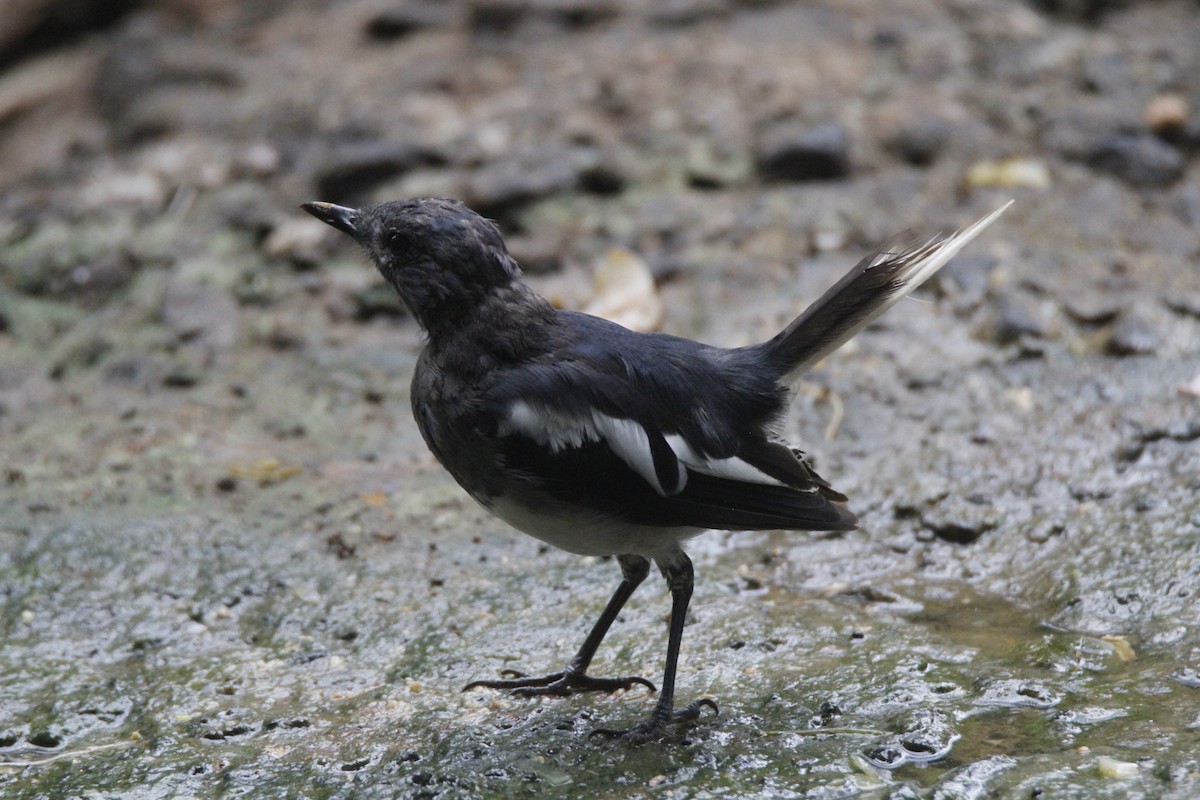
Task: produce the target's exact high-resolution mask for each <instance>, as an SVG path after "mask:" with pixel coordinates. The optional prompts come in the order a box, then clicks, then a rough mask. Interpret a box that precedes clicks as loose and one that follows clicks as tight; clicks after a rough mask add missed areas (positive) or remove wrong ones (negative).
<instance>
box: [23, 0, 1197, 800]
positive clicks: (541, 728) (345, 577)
mask: <svg viewBox="0 0 1200 800" xmlns="http://www.w3.org/2000/svg"><path fill="white" fill-rule="evenodd" d="M72 5H73V4H71V3H66V2H56V1H55V0H40V1H39V0H28V2H23V3H21V4H17V6H14V9H13V10H12V13H11V14H9V19H8V20H7V21H6V22H4V23H2V24H0V70H2V71H0V187H2V191H0V470H2V473H0V631H2V633H3V638H2V641H3V647H2V648H0V674H3V675H4V676H5V678H4V681H3V682H0V794H3V795H4V796H5V797H13V798H42V797H59V796H88V797H118V796H119V797H133V798H158V797H163V798H166V797H217V796H261V797H278V796H284V797H351V796H353V797H360V796H361V797H392V796H424V797H460V796H461V797H479V796H518V797H519V796H534V795H536V796H546V795H547V794H548V793H550V794H553V793H566V792H568V791H570V792H571V793H572V794H584V793H586V794H588V795H589V796H596V797H642V796H646V797H649V796H661V797H699V796H747V795H754V796H763V797H807V798H834V797H850V796H866V797H880V798H883V797H887V798H896V799H897V800H899V798H915V797H928V798H958V797H980V798H981V797H985V796H986V797H1031V796H1053V797H1068V798H1070V797H1079V798H1097V797H1101V798H1102V797H1112V798H1126V797H1146V798H1159V797H1165V798H1188V797H1193V796H1196V795H1197V794H1200V759H1198V758H1197V755H1196V753H1197V748H1196V737H1197V730H1200V694H1198V692H1200V645H1198V644H1197V641H1198V635H1200V624H1198V622H1197V620H1200V613H1198V612H1200V499H1197V498H1200V422H1197V420H1200V269H1197V267H1196V264H1197V258H1198V257H1200V171H1198V170H1197V153H1198V152H1200V113H1198V112H1197V111H1196V109H1198V108H1200V84H1198V83H1197V81H1196V79H1195V77H1194V76H1196V75H1200V54H1198V53H1197V50H1196V48H1195V42H1196V41H1200V7H1197V6H1196V4H1195V3H1191V2H1183V0H1178V1H1174V2H1172V1H1168V0H1150V1H1149V2H1142V3H1128V2H1098V1H1097V0H1092V2H1087V3H1073V2H1066V1H1065V0H1059V1H1058V2H1050V0H1038V1H1036V2H1035V1H1033V0H1030V1H1028V2H1018V0H1004V1H1003V2H985V0H955V2H953V3H937V2H932V1H931V0H897V2H889V3H882V4H877V3H868V2H860V1H858V0H823V1H822V2H816V3H788V2H771V1H770V0H758V1H757V2H752V1H751V0H741V1H740V2H739V1H737V0H679V1H677V0H671V2H665V3H654V4H651V3H638V2H633V1H632V0H626V1H624V2H622V1H619V0H603V1H602V2H584V1H583V0H462V1H461V2H441V3H435V2H428V3H420V2H407V3H405V2H392V3H385V2H378V1H377V0H369V1H368V0H362V1H357V0H355V1H352V2H344V3H338V4H322V3H311V2H299V3H283V2H268V3H256V4H244V5H243V4H235V3H230V2H222V1H221V0H173V1H172V2H141V3H138V2H120V3H111V4H99V5H98V6H97V10H96V11H95V12H92V13H89V14H83V15H72V14H71V13H69V11H67V9H68V8H69V7H71V6H72ZM18 6H19V7H18ZM101 6H102V7H103V10H100V8H101ZM425 194H438V195H451V196H457V197H461V198H463V199H464V200H466V201H467V202H469V203H471V204H472V205H473V206H474V207H476V208H478V209H479V210H480V211H482V212H484V213H486V214H488V215H490V216H492V217H493V218H495V219H496V220H497V221H498V223H499V224H500V225H501V227H502V228H503V230H504V231H505V234H506V238H507V240H508V242H509V244H510V247H511V249H512V251H513V253H514V255H516V257H517V258H518V259H519V260H520V261H522V263H523V264H525V265H526V268H527V271H528V272H529V274H530V280H531V282H533V283H534V284H535V285H536V286H537V287H539V288H540V289H541V290H542V291H544V292H546V293H547V294H549V295H550V296H552V297H554V298H556V299H557V300H558V301H559V302H561V303H563V304H566V305H571V306H584V305H587V304H588V303H589V301H591V300H593V299H594V298H593V296H592V295H593V294H594V288H593V287H594V284H593V278H592V275H593V271H594V270H595V269H597V268H598V266H599V265H602V264H604V263H606V261H612V260H614V258H615V259H616V260H627V259H629V258H630V257H634V258H637V259H640V260H644V262H645V263H646V264H647V265H648V266H649V269H650V271H651V273H652V275H653V276H654V278H655V283H656V290H657V292H658V293H659V296H660V298H661V301H662V307H661V308H662V324H661V327H662V329H663V330H666V331H669V332H672V333H676V334H681V335H687V336H692V337H695V338H700V339H703V340H705V341H710V342H714V343H720V344H725V345H740V344H746V343H749V342H752V341H756V340H760V339H763V338H766V337H767V336H770V335H772V334H774V333H775V332H776V331H777V330H778V329H779V328H780V327H782V325H784V324H786V322H787V321H788V320H789V319H790V318H791V317H792V316H794V315H795V314H796V313H797V312H798V311H799V310H800V309H802V308H803V306H804V305H805V302H806V300H808V299H811V298H813V297H815V296H817V295H818V294H819V293H820V292H822V291H823V290H824V289H825V288H826V287H827V286H828V285H830V284H831V283H832V282H833V281H834V280H836V279H837V277H839V276H840V274H841V273H842V272H843V271H844V270H845V269H847V268H848V267H849V266H850V265H852V264H853V263H854V262H855V261H856V260H857V259H858V258H860V257H861V256H862V255H863V254H864V253H865V252H867V251H868V250H869V249H870V248H871V247H873V246H875V245H877V244H879V243H881V242H883V241H884V240H885V239H887V237H888V236H890V235H892V234H894V233H897V232H900V231H904V230H910V231H912V232H913V233H914V234H915V235H917V236H928V235H931V234H933V233H935V232H937V231H945V230H950V229H953V228H955V227H958V226H960V225H964V224H967V223H969V222H970V221H972V220H974V219H976V218H978V217H979V216H982V215H983V214H984V213H986V212H988V211H990V210H992V209H994V208H996V207H998V206H999V205H1001V204H1002V203H1003V202H1005V201H1006V200H1008V199H1009V198H1013V199H1015V200H1016V203H1015V205H1014V206H1013V207H1012V208H1011V209H1010V210H1009V211H1008V213H1006V214H1005V216H1004V217H1003V218H1002V219H1001V220H1000V221H999V222H997V223H996V225H994V226H993V228H991V229H989V231H988V232H987V233H986V234H985V235H984V236H982V237H981V238H980V239H979V240H978V241H977V242H975V243H973V244H972V245H971V247H970V248H969V250H968V251H967V252H965V253H963V254H962V256H960V257H959V258H958V259H956V261H955V262H954V263H952V264H951V265H949V266H948V267H947V268H946V269H945V270H944V272H943V273H942V275H940V276H939V277H938V278H937V279H935V280H934V281H933V282H932V285H931V287H930V288H929V289H928V290H924V291H922V292H921V293H920V294H919V297H918V298H916V299H915V300H909V301H905V302H903V303H901V304H900V305H898V306H897V307H895V308H894V309H892V311H890V312H889V314H888V315H887V316H886V317H884V318H883V319H882V320H881V321H880V322H879V323H877V324H876V325H874V326H872V327H871V328H870V329H869V330H867V331H866V332H864V333H863V334H862V335H860V336H859V337H858V338H857V339H856V340H855V341H854V342H853V343H851V344H850V345H849V346H847V347H845V348H843V350H842V351H840V352H839V353H838V354H836V355H835V356H834V357H832V358H830V359H829V360H828V361H827V362H826V363H824V364H823V365H821V366H820V367H819V368H818V369H817V370H815V371H813V372H812V373H810V374H809V375H808V376H807V377H806V379H805V381H804V382H803V383H802V384H801V386H800V387H799V391H798V393H797V398H796V401H795V403H794V405H793V409H792V413H791V415H790V416H789V419H788V426H787V427H788V431H787V432H788V435H789V436H790V437H791V438H792V439H793V440H794V441H797V442H799V443H801V444H802V445H803V447H804V448H805V450H807V451H808V452H810V453H811V454H812V455H813V457H814V459H815V460H816V462H817V465H818V467H819V469H820V471H821V473H822V474H823V475H825V477H827V478H829V479H830V480H831V481H832V482H833V484H834V485H835V486H836V487H837V488H838V489H839V490H841V491H843V492H845V493H846V494H848V495H849V496H850V498H851V507H852V509H853V510H854V511H855V512H856V513H858V515H859V516H860V518H861V520H862V525H861V528H860V530H858V531H855V532H853V533H850V534H847V535H845V536H843V537H840V538H824V537H817V536H813V535H809V534H796V533H790V534H789V533H783V532H770V533H758V534H748V533H739V534H725V533H710V534H707V535H706V536H704V537H701V538H700V539H698V540H697V541H696V543H695V546H694V548H693V551H692V552H693V557H694V559H695V562H696V567H697V576H698V578H697V589H696V594H695V597H694V600H693V607H692V612H691V614H690V618H689V625H688V627H687V630H686V633H685V637H684V644H683V659H682V661H681V666H680V686H679V697H680V700H681V701H683V702H687V701H689V700H690V699H694V698H695V697H697V696H706V697H712V698H714V699H715V700H716V701H717V702H718V703H719V705H720V708H721V714H720V716H718V717H715V718H710V717H706V718H705V719H703V720H702V721H701V722H699V723H697V724H696V725H694V726H692V727H690V728H688V729H686V730H683V731H680V732H678V733H677V735H676V736H674V737H673V738H671V739H669V740H667V741H665V742H661V743H655V744H650V745H646V746H642V747H636V748H632V747H629V746H627V745H623V744H621V743H613V742H607V741H603V740H600V739H595V738H589V737H588V735H587V734H588V732H589V731H590V730H592V729H593V728H595V727H611V726H614V725H622V724H631V723H632V722H634V721H636V720H637V719H638V718H640V717H641V716H642V715H643V714H645V713H646V712H647V711H648V710H649V707H650V706H651V704H652V702H653V700H652V697H650V696H648V695H647V694H646V693H645V692H643V691H641V690H640V689H639V690H636V691H631V692H629V693H628V694H625V695H620V696H615V697H607V696H599V697H597V696H578V697H572V698H568V699H561V700H544V701H530V700H520V699H517V698H511V697H507V696H505V695H503V694H500V693H496V692H488V691H483V690H476V691H471V692H466V693H463V692H460V691H459V689H460V687H461V686H463V685H465V684H467V683H468V682H470V681H472V680H477V679H482V678H489V677H494V676H496V675H498V674H499V673H500V671H501V670H503V669H519V670H522V671H527V672H529V673H531V674H532V673H538V672H549V671H553V670H555V669H558V668H560V667H561V666H562V664H563V663H564V662H565V661H566V659H568V658H569V657H570V655H571V654H572V653H573V652H574V649H575V648H576V647H577V646H578V643H579V642H580V640H581V639H582V637H583V636H584V634H585V633H586V631H587V628H588V626H589V625H590V624H591V622H592V621H593V619H594V618H595V617H596V616H597V615H598V614H599V611H600V609H601V608H602V606H603V603H604V601H605V599H606V598H607V596H608V594H609V593H610V592H611V591H612V589H613V588H614V587H615V585H616V582H617V581H618V579H619V570H618V569H617V566H616V564H615V563H613V562H611V561H606V560H603V559H581V558H578V557H574V556H570V555H567V554H564V553H559V552H555V551H549V550H546V549H545V548H543V547H541V546H540V545H539V544H538V543H537V542H536V541H534V540H533V539H530V538H528V537H525V536H523V535H522V534H519V533H517V532H515V531H513V530H511V529H508V528H506V527H505V525H504V524H503V523H501V522H499V521H497V520H494V519H492V518H490V517H488V516H487V515H486V513H485V512H483V511H482V510H480V509H479V508H477V507H476V506H475V505H474V504H473V503H472V502H471V501H470V500H469V498H467V497H466V496H465V495H464V494H463V493H462V492H461V491H460V490H459V489H458V488H457V487H456V486H455V485H454V484H453V482H452V481H451V480H450V479H449V478H448V477H447V476H446V475H445V474H444V473H443V472H442V471H441V470H440V468H439V467H438V466H437V464H436V463H435V462H434V461H433V459H432V457H431V456H430V455H429V454H428V453H427V452H426V451H425V449H424V446H423V445H422V444H421V442H420V439H419V436H418V435H417V433H416V429H415V425H414V424H413V423H412V421H411V418H410V417H409V412H408V396H407V395H408V381H409V378H410V376H411V370H412V366H413V363H414V360H415V358H416V354H417V352H418V351H419V348H420V344H421V337H420V333H419V331H418V330H417V329H416V327H415V325H414V324H413V323H412V321H411V320H409V319H408V318H407V317H406V316H405V314H404V312H403V309H402V307H401V306H400V305H399V304H398V303H397V302H396V300H395V298H394V297H392V296H391V294H390V293H389V291H387V290H386V287H382V286H381V285H380V279H379V278H378V276H377V275H376V274H374V273H373V271H372V269H371V268H370V266H369V265H368V264H367V263H366V261H365V260H364V258H363V257H362V255H361V254H360V253H357V252H355V251H354V250H353V248H352V246H351V245H350V243H349V242H346V241H343V240H342V239H343V238H344V237H339V236H338V235H337V234H336V233H335V232H332V231H328V230H326V229H325V228H324V227H323V226H322V225H321V224H320V223H318V222H316V221H315V220H311V219H309V218H307V217H306V216H305V215H304V214H303V212H301V211H300V210H299V209H298V208H297V206H298V205H299V204H300V203H301V202H305V201H309V200H327V201H332V202H337V203H341V204H346V205H353V204H356V203H363V202H370V201H372V200H382V199H392V198H397V197H403V196H412V195H425ZM614 248H618V249H619V252H621V253H624V255H620V256H616V257H614V256H613V253H612V251H613V249H614ZM655 308H657V306H655ZM667 608H668V601H667V597H666V593H665V591H663V587H661V586H660V585H657V584H656V582H655V581H654V580H651V581H648V582H647V585H646V586H645V587H643V588H642V589H641V590H640V592H639V593H638V594H637V595H635V597H634V599H633V600H632V601H631V603H630V606H629V607H628V609H627V610H626V611H625V612H624V613H623V614H622V615H621V618H620V619H619V620H618V622H617V624H616V625H615V626H614V629H613V632H612V634H611V636H610V639H609V640H608V641H606V643H605V646H604V647H603V648H602V649H601V651H600V653H599V656H598V659H597V664H596V671H597V673H598V674H606V673H611V674H632V673H639V674H644V675H646V676H647V677H649V678H650V679H651V680H655V681H657V680H658V678H659V677H660V673H661V668H662V658H663V654H664V650H665V639H666V635H665V634H666V632H665V622H664V619H665V614H666V612H667Z"/></svg>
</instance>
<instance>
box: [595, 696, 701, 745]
mask: <svg viewBox="0 0 1200 800" xmlns="http://www.w3.org/2000/svg"><path fill="white" fill-rule="evenodd" d="M703 708H711V709H712V711H713V715H714V716H715V715H719V714H720V713H721V710H720V709H719V708H717V704H716V703H715V702H713V701H712V700H709V699H708V698H707V697H702V698H700V699H699V700H697V701H695V702H693V703H690V704H688V705H686V706H684V707H683V708H681V709H678V710H671V709H665V708H662V707H661V706H660V707H659V708H656V709H654V713H653V714H651V715H650V718H649V719H646V720H643V721H642V722H639V723H638V724H637V725H635V726H633V727H632V728H630V729H629V730H625V731H619V730H613V729H610V728H597V729H596V730H594V731H592V732H591V734H589V735H590V736H603V737H605V738H608V739H623V740H625V741H627V742H629V743H630V744H645V743H646V742H652V741H654V740H656V739H661V738H663V736H665V735H666V733H667V729H668V728H669V727H670V726H672V725H678V724H679V723H681V722H691V721H692V720H694V719H699V718H700V710H701V709H703Z"/></svg>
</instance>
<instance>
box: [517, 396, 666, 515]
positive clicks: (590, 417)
mask: <svg viewBox="0 0 1200 800" xmlns="http://www.w3.org/2000/svg"><path fill="white" fill-rule="evenodd" d="M510 433H521V434H524V435H525V436H528V437H529V438H531V439H533V440H534V441H535V442H537V443H538V444H541V445H545V446H546V447H549V448H550V450H551V452H554V453H559V452H562V451H563V450H567V449H569V448H575V447H581V446H583V445H584V444H586V443H587V442H599V441H603V442H605V443H607V444H608V446H609V447H610V448H611V449H612V451H613V453H615V454H616V455H617V457H618V458H620V459H621V460H622V461H624V462H625V464H626V466H628V467H629V468H630V469H632V470H633V471H634V472H636V473H637V474H638V475H640V476H641V477H642V479H643V480H645V481H646V482H647V483H649V484H650V486H652V487H653V488H654V491H656V492H658V493H659V494H660V495H662V496H663V497H666V496H667V495H668V494H678V493H679V492H681V491H683V487H684V485H685V484H686V482H687V473H686V472H685V471H684V470H683V469H680V470H679V481H678V485H677V486H671V487H664V486H663V485H662V482H661V481H660V480H659V478H658V472H657V471H656V470H655V469H654V455H653V453H652V452H651V450H650V437H649V435H648V434H647V433H646V429H645V428H643V427H642V426H641V425H639V424H638V423H636V422H634V421H633V420H631V419H617V418H616V417H610V416H608V415H607V414H601V413H600V412H598V411H592V412H591V413H590V414H587V415H573V414H564V413H562V412H559V411H555V410H554V409H550V408H546V407H545V406H533V405H531V404H529V403H527V402H525V401H524V400H517V401H515V402H514V403H513V404H512V405H511V406H509V409H508V419H507V420H506V421H505V423H504V424H502V425H501V426H500V434H501V435H507V434H510Z"/></svg>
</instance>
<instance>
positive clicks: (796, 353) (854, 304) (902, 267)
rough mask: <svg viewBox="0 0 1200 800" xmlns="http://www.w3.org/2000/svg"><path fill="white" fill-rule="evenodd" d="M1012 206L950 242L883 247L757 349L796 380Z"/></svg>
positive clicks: (785, 376) (949, 238)
mask: <svg viewBox="0 0 1200 800" xmlns="http://www.w3.org/2000/svg"><path fill="white" fill-rule="evenodd" d="M1012 203H1013V201H1012V200H1009V201H1008V202H1007V203H1005V204H1004V205H1002V206H1001V207H1000V208H998V209H996V210H995V211H993V212H992V213H991V214H988V215H987V216H986V217H984V218H983V219H981V220H979V221H978V222H976V223H975V224H974V225H971V226H970V227H968V228H964V229H963V230H960V231H959V232H957V233H955V234H952V235H950V236H944V237H943V236H936V237H934V238H933V239H930V240H929V241H928V242H926V243H925V244H922V245H917V246H905V247H899V246H896V245H885V246H884V247H883V248H881V249H880V250H877V251H876V252H874V253H872V254H871V255H869V256H867V257H866V258H864V259H863V260H862V261H860V262H858V264H857V265H856V266H855V267H854V269H852V270H850V272H848V273H847V274H846V275H845V276H844V277H843V278H842V279H841V280H840V281H838V282H837V283H836V284H835V285H834V286H833V288H832V289H830V290H829V291H827V292H825V294H824V295H822V296H821V298H820V299H819V300H817V301H816V302H815V303H813V304H812V305H811V306H809V307H808V308H807V309H805V311H804V313H802V314H801V315H800V316H798V317H796V319H795V320H794V321H793V322H792V324H790V325H788V326H787V327H786V328H784V329H783V331H781V332H780V333H779V334H778V335H777V336H775V337H774V338H773V339H771V340H770V341H767V342H764V343H763V344H761V345H758V347H759V348H761V352H762V354H763V357H764V358H765V360H766V361H767V363H769V364H771V365H773V366H775V367H776V368H777V369H778V370H779V374H780V380H781V381H783V382H785V383H786V382H791V381H793V380H795V379H796V378H798V377H799V376H800V375H801V374H802V373H804V372H805V371H807V370H808V369H809V368H810V367H812V366H813V365H814V364H816V363H817V362H818V361H820V360H821V359H822V358H824V357H825V356H827V355H829V354H830V353H832V352H833V351H834V350H836V349H838V348H839V347H841V346H842V345H843V344H845V343H846V342H848V341H849V340H850V339H851V337H853V336H854V334H856V333H858V332H859V331H860V330H862V329H863V328H864V327H865V326H866V325H867V324H869V323H870V322H871V321H872V320H874V319H875V318H876V317H878V316H879V315H880V314H882V313H883V312H884V311H887V310H888V309H889V308H891V307H892V306H893V305H895V304H896V303H897V302H898V301H899V300H900V299H901V298H902V297H904V296H905V295H906V294H908V293H909V292H911V291H912V290H913V289H916V288H917V287H918V286H920V285H921V284H922V283H924V282H925V281H926V280H928V279H929V277H930V276H932V275H933V273H935V272H937V271H938V270H939V269H941V268H942V266H943V265H944V264H946V262H948V261H949V260H950V259H951V258H953V257H954V255H955V254H956V253H957V252H958V251H959V250H961V249H962V248H963V247H964V246H966V244H967V242H969V241H971V240H972V239H974V238H975V237H976V236H978V235H979V233H980V232H981V231H982V230H983V229H984V228H986V227H987V226H988V225H990V224H992V222H994V221H995V220H996V218H997V217H999V216H1000V215H1001V214H1003V213H1004V211H1005V209H1007V208H1008V207H1009V206H1010V205H1012Z"/></svg>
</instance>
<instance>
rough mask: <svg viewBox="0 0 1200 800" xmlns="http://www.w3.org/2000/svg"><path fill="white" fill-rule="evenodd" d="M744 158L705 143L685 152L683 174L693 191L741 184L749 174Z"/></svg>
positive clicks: (703, 141)
mask: <svg viewBox="0 0 1200 800" xmlns="http://www.w3.org/2000/svg"><path fill="white" fill-rule="evenodd" d="M752 171H753V170H752V167H751V165H750V159H749V157H748V156H747V155H745V154H742V153H736V152H729V151H727V150H722V149H720V148H717V147H714V146H713V144H712V143H710V142H709V141H708V140H701V141H697V142H693V143H692V144H691V145H690V146H689V147H688V149H687V155H686V156H685V163H684V173H685V174H686V176H687V182H688V185H689V186H691V187H692V188H693V189H722V188H724V187H727V186H734V185H736V184H739V183H744V182H745V181H746V180H747V179H748V178H749V177H750V174H751V172H752Z"/></svg>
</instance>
